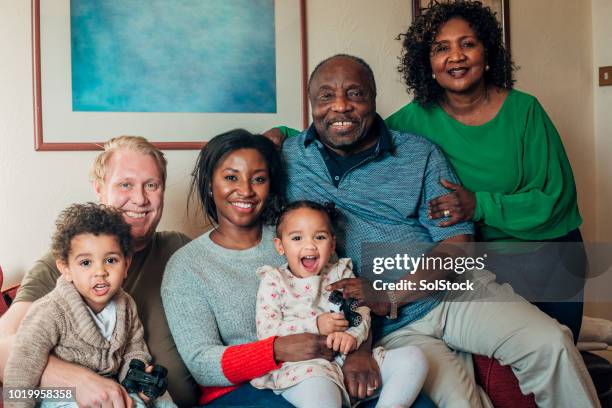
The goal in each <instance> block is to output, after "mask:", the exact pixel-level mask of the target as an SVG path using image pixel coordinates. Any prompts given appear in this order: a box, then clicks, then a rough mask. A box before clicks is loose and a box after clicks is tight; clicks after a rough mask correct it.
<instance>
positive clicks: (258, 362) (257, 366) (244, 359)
mask: <svg viewBox="0 0 612 408" xmlns="http://www.w3.org/2000/svg"><path fill="white" fill-rule="evenodd" d="M275 339H276V336H272V337H268V338H267V339H264V340H260V341H256V342H254V343H247V344H240V345H237V346H229V347H228V348H226V349H225V352H224V353H223V356H221V369H222V370H223V375H225V377H226V378H227V379H228V380H229V381H231V382H232V383H234V384H240V383H243V382H245V381H249V380H252V379H253V378H257V377H261V376H262V375H264V374H267V373H269V372H270V371H272V370H276V369H278V368H280V366H281V365H282V364H277V363H276V360H275V359H274V340H275Z"/></svg>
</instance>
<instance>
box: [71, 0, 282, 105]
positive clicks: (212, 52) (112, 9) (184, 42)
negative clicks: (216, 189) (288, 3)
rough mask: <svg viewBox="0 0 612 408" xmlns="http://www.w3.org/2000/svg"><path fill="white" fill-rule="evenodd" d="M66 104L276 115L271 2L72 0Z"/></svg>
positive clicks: (272, 3)
mask: <svg viewBox="0 0 612 408" xmlns="http://www.w3.org/2000/svg"><path fill="white" fill-rule="evenodd" d="M70 29H71V32H70V41H71V68H72V109H73V111H76V112H78V111H101V112H211V113H212V112H215V113H274V112H276V110H277V109H276V108H277V102H276V57H275V27H274V0H231V1H230V0H71V1H70Z"/></svg>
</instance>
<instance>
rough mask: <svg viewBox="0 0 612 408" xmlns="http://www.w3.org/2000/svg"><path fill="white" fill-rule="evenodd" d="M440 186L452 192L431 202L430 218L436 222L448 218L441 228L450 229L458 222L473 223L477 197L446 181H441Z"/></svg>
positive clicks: (428, 210)
mask: <svg viewBox="0 0 612 408" xmlns="http://www.w3.org/2000/svg"><path fill="white" fill-rule="evenodd" d="M440 184H442V185H443V186H444V187H446V188H448V189H449V190H452V192H451V193H448V194H445V195H443V196H440V197H436V198H434V199H433V200H431V201H429V208H428V209H427V213H428V215H429V218H431V219H434V220H435V219H438V218H448V219H447V220H445V221H442V222H441V223H440V224H438V225H439V226H440V227H450V226H451V225H455V224H457V223H458V222H462V221H471V220H472V218H474V210H475V208H476V195H475V194H474V193H473V192H471V191H470V190H468V189H466V188H464V187H463V186H461V185H459V184H454V183H451V182H450V181H448V180H445V179H440Z"/></svg>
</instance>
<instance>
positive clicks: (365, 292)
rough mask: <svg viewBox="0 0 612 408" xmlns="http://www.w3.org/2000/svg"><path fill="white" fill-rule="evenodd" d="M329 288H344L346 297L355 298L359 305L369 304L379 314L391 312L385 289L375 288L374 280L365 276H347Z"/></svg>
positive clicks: (383, 314) (343, 291) (328, 288)
mask: <svg viewBox="0 0 612 408" xmlns="http://www.w3.org/2000/svg"><path fill="white" fill-rule="evenodd" d="M326 289H327V290H329V291H330V292H331V291H334V290H339V289H341V290H342V295H343V296H344V298H345V299H348V298H353V299H355V300H356V301H357V305H358V306H364V305H365V306H367V307H369V308H370V310H371V311H372V313H374V314H375V315H378V316H386V315H388V314H389V309H390V303H389V298H388V297H387V293H386V292H385V291H380V290H375V289H374V287H373V286H372V282H370V281H369V280H367V279H364V278H345V279H340V280H339V281H337V282H334V283H332V284H331V285H328V286H327V288H326Z"/></svg>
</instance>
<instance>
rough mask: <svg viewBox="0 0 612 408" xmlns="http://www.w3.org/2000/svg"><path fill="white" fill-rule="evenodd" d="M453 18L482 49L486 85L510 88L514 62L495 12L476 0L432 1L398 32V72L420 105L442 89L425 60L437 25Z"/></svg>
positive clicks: (437, 96)
mask: <svg viewBox="0 0 612 408" xmlns="http://www.w3.org/2000/svg"><path fill="white" fill-rule="evenodd" d="M453 18H461V19H463V20H465V21H466V22H467V23H468V24H469V25H470V27H472V28H473V29H474V31H475V32H476V36H477V37H478V40H479V41H481V42H482V44H483V46H484V49H485V58H486V61H487V64H488V65H489V70H488V71H486V72H485V74H484V79H485V83H486V84H487V85H489V84H491V85H495V86H498V87H500V88H505V89H512V87H513V85H514V77H513V72H514V70H515V67H514V64H513V63H512V60H511V58H510V54H509V53H508V51H507V50H506V48H505V47H504V43H503V41H502V28H501V25H500V24H499V22H498V21H497V19H496V18H495V14H494V13H493V11H491V9H490V8H489V7H487V6H484V5H483V4H482V3H481V2H479V1H467V0H456V1H451V2H438V1H435V0H434V1H433V4H432V6H431V7H430V8H429V9H427V10H426V11H425V13H423V14H421V15H419V16H418V17H417V18H416V19H415V20H414V23H412V25H411V26H410V28H408V31H407V32H406V33H402V34H400V35H398V37H397V39H398V40H401V41H402V53H401V55H400V57H399V59H400V64H399V66H398V71H399V72H400V73H401V75H402V79H403V80H404V82H405V84H406V88H407V90H408V92H412V93H413V95H414V100H415V101H416V102H417V103H418V104H419V105H421V106H431V105H433V104H435V103H436V102H438V101H439V100H440V98H441V97H442V95H443V94H444V89H443V88H442V87H441V86H440V85H438V83H437V82H436V80H435V79H434V78H432V75H431V74H432V71H431V64H430V61H429V58H430V52H431V45H432V43H433V41H434V39H435V37H436V35H437V33H438V30H439V29H440V27H441V26H442V25H443V24H444V23H446V22H447V21H449V20H451V19H453Z"/></svg>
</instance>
